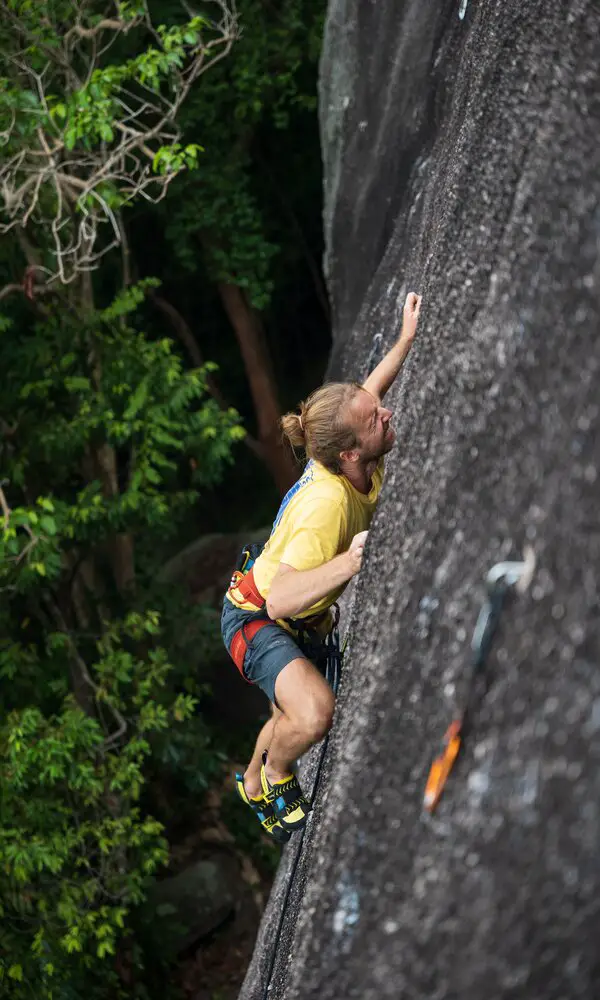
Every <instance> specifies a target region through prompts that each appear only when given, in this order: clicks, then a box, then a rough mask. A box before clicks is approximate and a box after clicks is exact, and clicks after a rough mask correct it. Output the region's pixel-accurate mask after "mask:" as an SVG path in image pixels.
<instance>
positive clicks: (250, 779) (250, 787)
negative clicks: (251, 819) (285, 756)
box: [244, 704, 281, 799]
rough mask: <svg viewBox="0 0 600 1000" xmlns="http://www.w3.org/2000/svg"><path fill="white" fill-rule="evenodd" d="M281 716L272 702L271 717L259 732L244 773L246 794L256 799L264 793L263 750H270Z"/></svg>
mask: <svg viewBox="0 0 600 1000" xmlns="http://www.w3.org/2000/svg"><path fill="white" fill-rule="evenodd" d="M280 718H281V712H280V711H279V709H278V708H277V706H276V705H273V704H271V718H270V719H269V721H268V722H266V723H265V725H264V726H263V727H262V729H261V731H260V733H259V734H258V739H257V741H256V746H255V748H254V753H253V754H252V760H251V761H250V763H249V764H248V767H247V768H246V772H245V774H244V788H245V789H246V794H247V795H249V796H250V798H251V799H256V798H258V796H259V795H262V788H261V784H260V766H261V764H262V755H263V751H265V750H268V749H269V747H270V746H271V742H272V740H273V731H274V728H275V726H276V725H277V722H278V721H279V719H280Z"/></svg>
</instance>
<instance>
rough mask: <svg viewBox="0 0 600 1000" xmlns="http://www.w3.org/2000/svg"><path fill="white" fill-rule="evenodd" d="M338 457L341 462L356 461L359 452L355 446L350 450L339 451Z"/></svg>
mask: <svg viewBox="0 0 600 1000" xmlns="http://www.w3.org/2000/svg"><path fill="white" fill-rule="evenodd" d="M340 458H341V460H342V462H358V460H359V458H360V454H359V452H358V451H356V449H355V448H352V449H351V451H340Z"/></svg>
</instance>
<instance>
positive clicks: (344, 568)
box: [267, 551, 356, 619]
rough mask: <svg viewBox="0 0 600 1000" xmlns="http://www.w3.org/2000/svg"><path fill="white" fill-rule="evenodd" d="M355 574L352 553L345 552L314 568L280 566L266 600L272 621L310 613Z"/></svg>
mask: <svg viewBox="0 0 600 1000" xmlns="http://www.w3.org/2000/svg"><path fill="white" fill-rule="evenodd" d="M355 572H356V568H355V565H354V564H353V561H352V557H351V554H350V551H348V552H342V553H341V555H339V556H335V557H334V558H333V559H331V560H330V561H329V562H326V563H323V565H322V566H316V567H315V569H301V570H298V569H294V568H293V566H286V565H285V564H284V563H281V565H280V567H279V569H278V571H277V573H276V575H275V577H274V578H273V583H272V584H271V590H270V593H269V596H268V597H267V612H268V615H269V618H273V619H276V618H293V617H294V615H299V614H301V613H302V612H303V611H307V610H308V608H311V607H312V606H313V604H316V603H317V601H320V600H321V598H322V597H325V594H329V593H330V592H331V591H332V590H335V589H336V587H341V586H342V584H343V583H347V582H348V580H350V578H351V577H353V576H354V574H355Z"/></svg>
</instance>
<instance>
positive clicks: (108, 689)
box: [0, 0, 329, 1000]
mask: <svg viewBox="0 0 600 1000" xmlns="http://www.w3.org/2000/svg"><path fill="white" fill-rule="evenodd" d="M109 8H110V9H109ZM222 12H223V8H219V7H217V6H216V5H212V4H210V3H207V4H201V5H200V9H199V10H198V11H197V13H199V14H200V15H202V16H204V17H205V18H206V19H207V21H208V22H211V21H214V22H215V24H217V23H218V22H219V17H220V16H221V15H222ZM191 16H192V15H191V14H190V12H189V11H187V9H186V8H183V7H182V5H181V4H179V3H178V2H177V3H176V2H171V0H156V2H151V3H149V4H148V5H145V4H142V3H130V4H118V3H116V4H112V5H110V4H101V3H86V2H83V0H81V2H74V0H73V2H50V3H48V4H45V5H39V4H37V2H36V3H30V2H27V0H10V2H9V3H7V4H5V5H3V8H2V12H1V13H0V42H1V43H2V51H3V68H2V73H1V74H0V75H1V76H2V80H1V81H0V84H1V87H0V115H1V123H0V127H1V129H2V133H3V142H4V144H3V147H2V150H0V173H1V175H2V178H3V180H4V182H5V186H4V189H3V190H4V194H3V200H2V202H1V203H0V213H1V214H0V221H1V224H2V225H3V227H4V231H5V235H4V236H3V239H2V248H1V250H0V271H1V276H0V366H1V371H2V375H3V378H2V385H1V386H0V480H1V486H0V489H1V491H2V492H1V495H0V496H1V500H2V511H1V517H2V521H1V527H2V529H3V533H2V542H1V545H0V588H1V590H0V592H1V595H2V605H1V607H0V679H1V687H0V754H1V759H2V772H1V779H0V784H1V788H0V792H1V805H0V825H1V826H2V835H1V839H0V906H1V916H2V924H1V929H0V993H1V994H2V995H3V996H6V997H11V998H12V997H14V998H15V1000H20V998H24V997H33V996H35V997H39V998H42V997H44V998H48V1000H49V998H50V997H58V996H60V997H61V998H71V997H72V998H80V997H82V996H84V995H86V996H89V997H102V998H105V997H108V996H114V997H120V996H127V997H131V996H136V997H140V998H144V1000H153V998H155V997H156V998H158V997H161V998H162V997H165V996H172V997H178V996H188V997H194V998H200V997H202V998H206V1000H209V998H212V1000H225V998H227V997H230V996H234V995H236V990H237V986H238V984H239V982H240V981H241V978H242V976H243V973H244V969H245V966H246V964H247V961H248V956H249V953H250V951H251V948H252V946H253V942H254V936H255V932H256V926H257V921H258V918H259V915H260V911H261V909H262V906H263V904H264V900H265V896H266V893H267V892H268V888H269V884H270V878H271V875H272V872H273V870H274V867H275V864H276V862H277V852H276V850H275V849H274V847H273V846H272V845H271V844H269V843H267V842H266V841H265V840H263V838H262V834H261V833H260V831H259V828H258V826H257V825H256V826H255V821H253V820H252V817H248V816H246V814H245V811H244V809H243V807H242V806H241V804H239V803H238V802H237V801H236V799H235V795H234V793H233V789H232V783H231V773H232V770H233V768H234V766H235V764H236V763H238V764H239V763H242V762H243V761H244V758H245V757H246V756H247V754H248V753H249V751H250V748H251V745H252V737H253V733H254V730H255V728H256V722H257V720H258V719H259V718H260V716H261V714H262V713H263V712H264V711H265V708H266V706H265V705H263V703H262V701H261V700H260V699H258V700H257V699H256V698H255V697H253V692H250V689H248V688H247V687H246V686H245V685H244V684H243V682H242V681H241V679H239V678H238V676H237V674H236V672H235V669H234V668H233V666H232V665H231V663H230V662H229V661H228V659H227V658H226V657H225V656H224V653H223V650H222V648H221V642H220V634H219V628H218V611H219V603H220V596H221V594H222V591H223V588H224V586H225V584H226V581H227V579H228V576H229V574H230V570H231V564H232V561H233V559H234V558H235V553H236V551H237V549H238V547H239V544H240V542H241V541H242V540H243V538H244V533H245V532H248V531H252V530H256V529H260V528H261V527H264V526H268V524H269V522H270V521H271V519H272V517H273V514H274V510H275V508H276V505H277V502H278V499H279V497H280V496H281V495H282V493H283V492H284V490H285V488H286V487H287V486H288V485H290V483H291V482H292V481H293V478H294V476H295V474H296V468H295V466H294V463H293V461H292V458H291V456H290V455H289V453H287V452H286V451H285V449H284V448H283V446H282V443H281V439H280V435H279V432H278V428H277V418H278V416H279V415H280V413H281V412H284V411H285V410H286V409H287V408H290V407H293V406H294V405H295V404H296V403H297V401H298V400H299V399H300V398H301V397H302V396H303V395H305V394H306V393H307V392H309V391H310V390H311V389H312V388H314V387H315V386H316V385H317V384H318V383H319V382H320V380H321V379H322V376H323V373H324V369H325V365H326V361H327V355H328V350H329V315H328V304H327V298H326V294H325V291H324V285H323V279H322V274H321V264H320V262H321V255H322V233H321V214H320V205H321V163H320V153H319V141H318V127H317V116H316V76H317V62H318V57H319V48H320V39H321V32H322V24H323V17H324V4H322V3H316V2H311V0H290V2H286V3H283V2H267V0H240V2H239V3H238V6H237V18H236V19H235V20H232V21H230V22H228V25H229V30H230V34H231V39H230V42H231V48H230V51H229V53H228V54H227V55H226V57H225V58H223V59H222V60H221V61H219V62H218V63H216V64H215V65H214V66H211V67H210V68H208V70H207V71H206V73H204V74H203V75H201V76H200V77H199V79H198V80H197V81H196V82H195V83H194V84H193V85H192V87H191V88H190V89H189V93H188V94H187V96H186V100H185V101H184V102H183V103H182V105H181V108H178V109H177V114H176V116H175V125H176V126H177V128H178V130H179V133H180V135H179V136H178V137H177V141H178V142H179V144H180V145H179V147H178V148H180V147H184V148H185V149H190V150H191V151H190V152H189V159H187V160H186V161H185V163H184V164H183V166H184V167H185V169H183V170H182V171H180V172H179V171H178V170H176V171H175V172H176V173H177V176H175V177H174V179H173V181H172V182H171V184H170V186H169V189H168V192H167V194H166V197H165V198H164V199H162V200H159V201H158V202H157V203H153V202H151V201H148V200H146V199H145V198H144V197H143V196H142V195H141V193H140V191H138V192H137V193H136V196H135V197H132V198H131V200H130V201H129V202H128V203H127V204H125V203H124V201H123V198H122V191H123V185H124V183H125V182H124V181H123V180H122V179H121V180H119V179H118V178H117V179H110V184H111V185H112V186H111V187H110V190H109V188H108V187H105V188H102V196H103V198H106V201H107V203H108V204H110V205H111V206H112V209H113V212H114V215H115V218H116V220H117V223H118V227H119V232H120V241H119V245H117V246H115V247H113V248H112V249H107V245H108V242H109V241H108V237H107V236H106V232H107V230H105V229H102V227H99V230H98V231H99V235H98V237H97V241H96V244H95V250H96V251H104V250H106V252H102V254H101V255H100V256H98V259H97V260H95V262H94V267H93V269H92V270H88V269H87V268H86V267H85V262H83V263H82V261H81V260H79V258H77V255H76V254H75V255H71V257H68V255H66V256H65V260H66V261H67V263H68V265H69V267H72V273H71V274H70V280H69V282H68V283H64V282H63V281H61V280H60V279H59V278H58V279H57V278H56V277H55V275H56V260H57V258H56V244H55V243H54V242H53V238H52V228H51V220H52V219H53V218H57V217H58V216H59V213H62V214H61V215H60V221H61V223H62V224H63V225H64V228H63V229H62V230H61V232H62V233H63V235H64V234H66V235H69V234H72V233H73V232H75V230H76V227H77V225H78V223H79V220H80V216H81V204H80V203H79V202H78V201H77V197H78V193H77V192H78V190H79V189H73V187H69V182H68V181H66V180H61V178H62V177H64V176H65V175H66V174H68V172H69V171H71V174H70V176H72V177H74V178H75V181H74V182H73V183H75V184H77V183H79V181H80V180H82V179H83V180H85V179H86V178H88V177H89V176H90V175H91V174H92V173H93V171H94V170H95V169H97V167H98V166H99V165H100V166H101V165H102V164H103V163H105V162H106V159H107V157H109V156H110V150H111V148H114V144H115V143H117V142H118V141H120V139H119V135H120V133H119V131H118V127H117V125H115V121H117V120H118V109H117V110H115V109H116V108H117V106H116V105H115V106H114V107H113V105H112V104H110V102H111V101H112V100H113V97H114V94H115V93H117V90H116V89H115V87H116V85H115V83H114V80H111V79H110V77H109V76H107V75H106V73H107V68H108V69H110V67H111V66H113V65H114V66H120V67H123V66H128V67H129V69H128V73H129V77H128V78H127V79H128V83H127V86H128V87H129V88H130V90H131V91H132V92H134V93H138V94H139V93H141V92H142V89H143V88H142V84H141V83H140V81H142V82H143V81H145V82H146V84H147V87H148V88H149V89H150V90H152V88H154V92H155V93H156V94H158V95H161V96H165V95H173V94H176V93H177V92H178V90H177V88H178V87H179V88H181V86H182V83H181V80H182V79H183V77H182V76H179V75H178V74H180V72H181V73H183V68H184V67H185V66H186V65H187V64H188V61H189V60H191V59H192V58H193V50H194V46H195V45H196V46H197V45H198V40H199V39H200V38H201V37H202V38H203V37H206V38H211V37H212V34H211V32H213V31H214V32H216V30H217V29H216V27H214V25H212V24H210V23H209V24H208V27H207V22H206V21H205V22H204V25H202V26H198V25H196V26H194V24H195V23H194V24H192V22H191ZM107 17H108V18H109V19H110V20H112V21H113V22H114V23H113V24H112V25H111V24H109V23H106V25H105V24H104V21H103V20H102V19H103V18H107ZM221 23H222V22H221ZM160 25H165V26H166V28H167V29H169V30H170V29H171V28H173V29H174V30H175V31H176V32H179V34H177V35H176V36H172V43H171V42H170V43H169V44H172V48H171V51H172V52H175V53H179V60H180V62H179V63H178V62H177V61H176V59H174V61H173V64H172V65H167V63H166V62H165V63H160V65H159V69H158V70H157V71H156V76H155V78H153V79H151V78H150V77H149V76H148V75H147V74H148V73H149V72H150V71H149V69H148V67H149V65H150V62H149V57H148V55H147V53H148V52H149V51H150V49H151V48H153V49H155V50H156V51H158V52H159V54H161V58H162V57H163V56H164V55H165V53H168V51H169V48H168V45H167V43H165V36H164V34H162V35H161V33H160V29H159V26H160ZM186 25H187V27H186ZM190 25H191V27H190ZM80 29H81V30H80ZM86 32H87V34H86ZM96 39H98V40H100V39H101V40H102V41H103V42H106V41H110V42H111V46H112V47H111V48H110V50H109V51H107V52H106V53H104V54H102V52H101V46H100V45H98V46H97V47H96V44H95V42H96ZM94 67H95V68H96V70H97V72H98V74H99V75H98V76H95V77H93V80H96V81H97V82H96V83H94V84H92V83H90V79H92V78H91V76H90V73H91V69H93V68H94ZM103 74H104V75H103ZM144 74H146V75H144ZM92 85H93V86H95V87H96V90H95V91H94V92H93V93H91V91H90V87H91V86H92ZM119 86H120V84H119ZM89 93H91V98H90V101H89V102H88V103H87V104H86V103H85V102H86V100H87V98H86V94H89ZM104 98H106V99H107V100H108V101H109V105H110V106H109V111H108V112H107V117H106V118H105V119H102V120H101V115H102V114H104V112H103V111H102V101H103V100H104ZM111 109H112V110H111ZM148 114H149V113H144V112H142V113H141V115H140V116H139V118H138V119H136V123H137V126H138V127H139V128H140V129H141V130H142V131H143V129H144V128H147V127H148V125H147V120H148ZM145 115H146V117H145ZM111 116H112V117H111ZM160 145H162V147H163V148H167V150H168V156H170V157H171V161H170V162H171V163H174V159H173V158H174V157H176V156H177V155H179V154H178V148H176V147H170V146H169V144H168V143H165V142H162V144H158V145H157V144H156V143H155V145H154V147H153V148H152V152H153V153H157V149H158V148H159V146H160ZM196 145H198V146H200V147H202V148H201V150H199V151H196V152H194V151H193V147H194V146H196ZM50 147H54V149H55V150H56V151H55V152H53V153H52V155H50V153H48V149H49V148H50ZM182 155H183V154H182ZM19 156H22V159H19ZM42 161H43V163H44V164H45V169H46V170H47V173H46V174H45V175H44V178H43V182H40V186H39V189H38V191H37V193H36V196H37V201H35V198H34V195H33V188H32V187H31V186H28V184H29V179H30V178H31V177H32V176H34V174H35V171H38V170H39V165H40V163H41V162H42ZM176 166H178V164H176ZM130 169H131V172H132V173H131V176H133V167H130ZM35 176H37V174H35ZM57 176H58V180H56V178H57ZM131 183H132V184H133V183H134V182H133V181H132V182H131ZM136 183H138V182H136ZM61 185H63V187H62V188H61V190H62V195H63V200H62V201H61V200H60V199H59V198H58V197H57V191H58V189H59V187H60V186H61ZM138 186H139V187H140V189H141V182H140V183H139V185H138ZM74 190H75V193H73V191H74ZM11 192H12V194H11ZM28 199H30V200H28ZM91 205H92V203H91V202H89V203H88V207H90V206H91ZM29 208H30V211H29V210H28V209H29ZM90 210H92V209H91V207H90ZM65 238H66V236H65ZM69 238H70V237H69ZM206 362H211V363H214V364H215V366H216V367H215V368H213V367H212V366H209V367H208V368H205V367H204V365H205V363H206ZM178 877H179V881H178Z"/></svg>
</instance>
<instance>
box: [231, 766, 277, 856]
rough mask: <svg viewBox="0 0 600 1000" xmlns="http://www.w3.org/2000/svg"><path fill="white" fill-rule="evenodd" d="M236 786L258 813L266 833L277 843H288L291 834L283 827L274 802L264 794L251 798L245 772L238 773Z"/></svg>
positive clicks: (244, 800)
mask: <svg viewBox="0 0 600 1000" xmlns="http://www.w3.org/2000/svg"><path fill="white" fill-rule="evenodd" d="M235 787H236V791H237V793H238V795H239V797H240V798H241V800H242V802H244V803H245V805H247V806H250V808H251V809H252V811H253V812H255V813H256V816H257V818H258V821H259V823H260V825H261V826H262V828H263V830H264V831H265V833H267V834H268V835H269V837H271V839H272V840H274V841H276V843H278V844H286V843H287V841H288V840H289V839H290V834H289V833H288V831H287V830H284V829H283V827H282V825H281V823H280V822H279V820H278V818H277V816H276V815H275V810H274V808H273V805H272V803H271V802H267V800H266V798H265V796H264V794H262V795H260V796H259V797H258V798H250V796H249V795H248V793H247V791H246V788H245V786H244V775H243V774H236V776H235Z"/></svg>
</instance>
